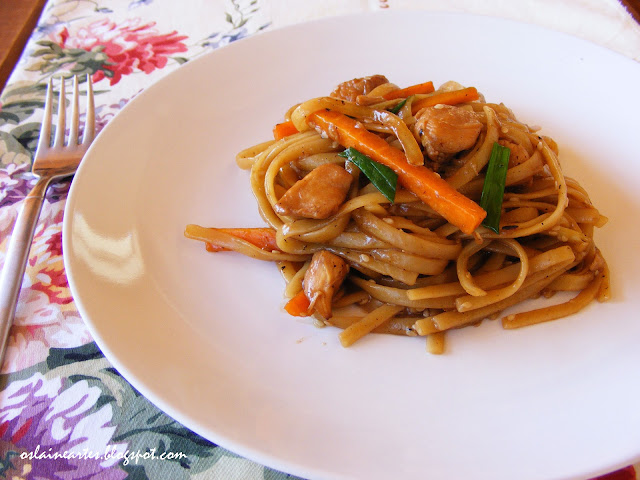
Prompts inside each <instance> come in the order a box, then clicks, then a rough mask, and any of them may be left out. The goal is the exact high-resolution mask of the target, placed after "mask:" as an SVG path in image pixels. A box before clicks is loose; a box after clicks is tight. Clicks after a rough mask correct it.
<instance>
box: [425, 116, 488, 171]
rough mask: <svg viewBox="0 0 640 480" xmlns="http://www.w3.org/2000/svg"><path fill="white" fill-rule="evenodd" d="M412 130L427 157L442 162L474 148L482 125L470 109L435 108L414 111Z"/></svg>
mask: <svg viewBox="0 0 640 480" xmlns="http://www.w3.org/2000/svg"><path fill="white" fill-rule="evenodd" d="M413 129H414V132H415V133H416V134H417V135H418V137H419V138H420V141H421V142H422V145H423V146H424V148H425V151H426V152H427V155H428V156H429V158H430V159H431V160H433V161H434V162H437V163H442V162H444V161H446V160H448V159H449V158H451V157H452V156H453V155H455V154H456V153H458V152H461V151H463V150H468V149H469V148H471V147H473V146H474V145H475V143H476V141H477V140H478V136H479V135H480V132H481V131H482V122H480V120H478V116H477V115H476V113H475V112H473V111H471V110H467V109H463V108H460V107H454V106H451V105H435V106H433V107H426V108H423V109H422V110H419V111H418V113H417V114H416V123H415V124H414V125H413Z"/></svg>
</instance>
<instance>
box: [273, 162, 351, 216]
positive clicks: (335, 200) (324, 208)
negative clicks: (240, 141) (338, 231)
mask: <svg viewBox="0 0 640 480" xmlns="http://www.w3.org/2000/svg"><path fill="white" fill-rule="evenodd" d="M352 180H353V177H352V176H351V174H350V173H349V172H347V171H346V170H345V169H344V168H342V167H341V166H340V165H336V164H335V163H325V164H324V165H320V166H319V167H317V168H314V169H313V170H311V172H309V173H308V174H307V175H306V176H305V177H304V178H302V179H301V180H298V181H297V182H296V183H294V184H293V186H292V187H291V188H290V189H289V190H287V191H286V192H285V194H284V195H282V197H281V198H280V200H279V201H278V203H276V204H275V205H274V206H273V209H274V210H275V211H276V213H278V214H280V215H287V216H291V217H297V218H315V219H323V218H329V217H330V216H331V215H334V214H335V213H336V212H337V211H338V209H339V208H340V205H342V203H343V202H344V200H345V198H346V197H347V193H348V192H349V187H350V186H351V181H352Z"/></svg>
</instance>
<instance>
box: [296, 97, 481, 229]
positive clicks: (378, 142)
mask: <svg viewBox="0 0 640 480" xmlns="http://www.w3.org/2000/svg"><path fill="white" fill-rule="evenodd" d="M307 122H308V123H309V125H311V126H312V127H314V128H316V129H319V130H320V131H322V132H324V133H325V134H327V135H328V136H329V137H330V138H332V139H333V140H335V141H337V142H338V143H339V144H340V145H342V146H344V147H346V148H348V147H353V148H355V149H356V150H358V151H359V152H360V153H363V154H365V155H367V156H369V157H371V158H372V159H373V160H375V161H377V162H379V163H381V164H383V165H386V166H387V167H389V168H391V169H392V170H393V171H394V172H396V174H397V175H398V182H399V183H400V185H403V186H404V187H405V188H406V189H407V190H409V191H411V192H413V193H414V194H416V195H417V196H418V198H420V200H422V201H423V202H424V203H426V204H427V205H429V206H430V207H431V208H433V209H434V210H435V211H436V212H438V213H439V214H440V215H442V216H443V217H444V218H446V219H447V220H448V221H449V222H450V223H452V224H453V225H455V226H457V227H458V228H459V229H460V230H462V231H463V232H464V233H467V234H471V233H473V231H474V230H475V229H476V228H477V227H478V226H479V225H480V222H482V220H483V219H484V217H485V216H486V215H487V212H485V211H484V210H483V209H482V208H481V207H480V205H478V204H477V203H475V202H474V201H473V200H471V199H469V198H467V197H465V196H464V195H462V194H461V193H460V192H458V191H457V190H455V189H454V188H453V187H451V185H449V184H448V183H447V182H446V181H444V180H443V179H442V178H440V176H439V175H437V174H436V173H435V172H433V171H432V170H429V169H428V168H427V167H424V166H416V165H411V164H410V163H409V162H408V161H407V157H406V156H405V154H404V153H403V152H402V151H401V150H399V149H397V148H394V147H392V146H391V145H389V144H388V143H387V142H385V141H384V139H382V138H381V137H379V136H378V135H376V134H375V133H371V132H369V131H368V130H366V129H365V128H363V127H362V125H359V124H358V122H357V121H356V120H354V119H352V118H350V117H347V116H346V115H343V114H342V113H340V112H336V111H333V110H318V111H317V112H314V113H312V114H311V115H309V116H308V117H307Z"/></svg>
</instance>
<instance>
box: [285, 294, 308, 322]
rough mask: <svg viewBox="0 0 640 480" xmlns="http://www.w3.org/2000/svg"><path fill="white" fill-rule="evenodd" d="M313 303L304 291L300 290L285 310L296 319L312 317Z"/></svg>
mask: <svg viewBox="0 0 640 480" xmlns="http://www.w3.org/2000/svg"><path fill="white" fill-rule="evenodd" d="M310 306H311V302H310V301H309V299H308V298H307V296H306V295H305V293H304V290H300V291H299V292H298V293H297V294H296V295H295V296H294V297H293V298H292V299H291V300H289V301H288V302H287V303H286V304H285V306H284V309H285V310H286V312H287V313H288V314H289V315H293V316H294V317H308V316H309V315H311V311H310V308H309V307H310Z"/></svg>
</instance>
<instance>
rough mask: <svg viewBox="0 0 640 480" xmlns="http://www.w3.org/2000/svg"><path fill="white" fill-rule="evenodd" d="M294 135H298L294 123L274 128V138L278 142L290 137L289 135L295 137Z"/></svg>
mask: <svg viewBox="0 0 640 480" xmlns="http://www.w3.org/2000/svg"><path fill="white" fill-rule="evenodd" d="M294 133H298V129H297V128H296V126H295V125H294V124H293V122H292V121H288V122H282V123H278V124H277V125H276V126H275V127H273V138H275V139H276V140H280V139H281V138H284V137H288V136H289V135H293V134H294Z"/></svg>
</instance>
